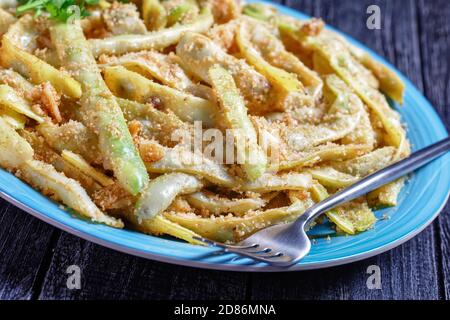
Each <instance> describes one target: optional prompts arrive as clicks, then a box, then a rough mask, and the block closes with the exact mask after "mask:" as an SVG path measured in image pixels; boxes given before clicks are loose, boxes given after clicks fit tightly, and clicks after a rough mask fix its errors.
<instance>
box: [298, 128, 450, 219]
mask: <svg viewBox="0 0 450 320" xmlns="http://www.w3.org/2000/svg"><path fill="white" fill-rule="evenodd" d="M449 150H450V137H449V138H447V139H445V140H442V141H440V142H438V143H436V144H433V145H431V146H429V147H426V148H425V149H422V150H420V151H418V152H415V153H414V154H412V155H411V156H409V157H408V158H405V159H403V160H401V161H399V162H397V163H395V164H393V165H390V166H388V167H386V168H384V169H382V170H379V171H377V172H375V173H373V174H371V175H369V176H367V177H365V178H364V179H362V180H360V181H358V182H357V183H355V184H354V185H351V186H350V187H348V188H345V189H343V190H341V191H339V192H338V193H336V194H334V195H333V196H331V197H329V198H327V199H325V200H324V201H321V202H319V203H317V204H316V205H314V206H313V207H311V208H310V209H309V210H307V211H306V212H305V214H304V215H302V216H300V218H299V219H298V220H297V222H298V223H300V224H301V225H302V226H305V225H308V224H309V223H310V222H311V221H313V220H314V219H315V218H316V217H317V216H319V215H321V214H322V213H324V212H326V211H328V210H331V209H333V208H335V207H337V206H339V205H341V204H344V203H346V202H349V201H351V200H354V199H356V198H359V197H361V196H363V195H365V194H367V193H369V192H370V191H373V190H375V189H377V188H379V187H381V186H383V185H385V184H387V183H389V182H392V181H395V180H397V179H399V178H401V177H403V176H405V175H407V174H408V173H411V172H412V171H414V170H416V169H418V168H420V167H422V166H424V165H426V164H427V163H429V162H430V161H432V160H434V159H436V158H437V157H439V156H442V155H443V154H445V153H446V152H447V151H449Z"/></svg>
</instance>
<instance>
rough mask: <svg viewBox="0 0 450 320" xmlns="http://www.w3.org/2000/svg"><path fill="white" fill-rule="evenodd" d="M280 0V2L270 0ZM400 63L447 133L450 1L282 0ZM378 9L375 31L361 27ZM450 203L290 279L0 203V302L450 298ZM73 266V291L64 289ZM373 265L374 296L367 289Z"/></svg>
mask: <svg viewBox="0 0 450 320" xmlns="http://www.w3.org/2000/svg"><path fill="white" fill-rule="evenodd" d="M276 2H279V3H281V2H282V1H276ZM285 4H287V5H289V6H290V7H293V8H296V9H299V10H301V11H303V12H305V13H307V14H310V15H313V16H317V17H322V18H323V19H324V20H325V21H326V22H327V23H329V24H331V25H333V26H335V27H337V28H339V29H340V30H342V31H344V32H346V33H347V34H349V35H351V36H352V37H354V38H356V39H358V40H360V41H361V42H363V43H365V44H366V45H367V46H368V47H370V48H372V49H373V50H375V51H376V52H377V53H379V54H380V55H382V56H384V57H386V58H387V59H388V60H389V61H391V62H392V63H393V64H394V65H395V66H396V67H398V68H399V69H400V70H401V71H402V72H403V73H404V74H405V75H406V76H407V77H408V78H410V79H411V80H412V81H413V82H414V83H415V85H416V86H417V87H418V88H419V89H420V90H422V91H423V92H424V93H425V94H426V96H427V97H428V98H429V99H430V100H431V102H432V103H433V104H434V105H435V106H436V108H437V110H438V112H439V113H440V115H441V116H442V117H443V118H444V119H446V123H447V128H450V126H449V124H450V115H449V113H450V111H449V110H450V105H449V104H450V92H449V91H450V72H449V71H450V70H449V68H450V66H449V63H450V62H449V60H448V57H450V39H449V37H450V30H449V29H450V25H449V23H448V20H449V19H450V1H448V0H434V1H426V0H418V1H414V0H396V1H392V0H289V1H285ZM372 4H377V5H379V6H380V7H381V12H382V19H383V22H382V29H381V30H374V31H372V30H368V29H367V28H366V19H367V14H366V8H367V7H368V6H369V5H372ZM449 212H450V207H449V206H448V205H447V207H446V209H445V211H444V213H443V214H442V215H441V217H440V218H439V220H438V221H436V222H435V223H434V224H433V225H432V226H430V227H428V228H427V229H426V230H425V231H424V232H422V233H421V234H420V235H419V236H417V237H416V238H414V239H413V240H411V241H409V242H408V243H406V244H405V245H403V246H401V247H399V248H396V249H394V250H392V251H390V252H387V253H384V254H382V255H380V256H377V257H373V258H371V259H368V260H365V261H361V262H358V263H353V264H350V265H346V266H341V267H336V268H331V269H326V270H317V271H308V272H297V273H288V274H244V273H229V272H216V271H207V270H196V269H192V268H186V267H179V266H173V265H169V264H164V263H158V262H153V261H148V260H145V259H141V258H137V257H133V256H129V255H126V254H122V253H119V252H115V251H112V250H109V249H106V248H103V247H100V246H98V245H95V244H93V243H90V242H87V241H84V240H81V239H79V238H77V237H74V236H72V235H69V234H67V233H64V232H60V231H58V230H56V229H54V228H53V227H50V226H48V225H46V224H44V223H43V222H40V221H38V220H36V219H34V218H32V217H31V216H29V215H28V214H26V213H24V212H21V211H20V210H19V209H16V208H14V207H13V206H11V205H8V204H6V202H4V201H2V200H0V222H1V223H0V299H34V298H39V299H191V300H193V299H224V300H233V299H244V298H249V299H255V300H258V299H439V298H446V299H450V262H449V259H448V257H449V255H450V217H449ZM73 264H75V265H78V266H80V268H81V272H82V274H81V279H82V281H81V285H82V288H81V290H69V289H68V288H67V286H66V281H67V277H68V276H69V275H68V274H67V273H66V270H67V267H68V266H70V265H73ZM370 265H378V266H379V267H380V268H381V274H382V290H369V289H367V286H366V281H367V277H368V274H367V273H366V270H367V267H368V266H370Z"/></svg>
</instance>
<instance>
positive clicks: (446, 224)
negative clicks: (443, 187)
mask: <svg viewBox="0 0 450 320" xmlns="http://www.w3.org/2000/svg"><path fill="white" fill-rule="evenodd" d="M418 8H419V10H418V13H419V15H418V22H419V27H420V30H421V37H420V47H421V48H422V60H423V65H424V67H423V76H424V80H425V92H426V95H427V97H428V99H430V101H431V103H432V104H433V105H434V106H436V109H437V111H438V112H439V114H440V115H441V117H442V118H443V119H445V120H446V121H445V122H446V125H447V129H449V128H450V60H449V59H450V24H449V22H448V21H449V19H450V1H446V0H437V1H433V6H430V5H429V2H428V1H423V0H421V1H419V2H418ZM448 166H449V167H450V164H448ZM438 232H439V237H438V238H437V240H438V243H437V246H438V249H439V250H440V268H441V272H442V274H443V281H442V291H443V295H445V298H446V299H447V300H448V299H450V261H449V257H450V205H449V204H447V206H446V208H445V209H444V211H443V213H442V214H441V216H440V217H439V224H438Z"/></svg>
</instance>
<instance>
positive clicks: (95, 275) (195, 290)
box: [39, 233, 247, 300]
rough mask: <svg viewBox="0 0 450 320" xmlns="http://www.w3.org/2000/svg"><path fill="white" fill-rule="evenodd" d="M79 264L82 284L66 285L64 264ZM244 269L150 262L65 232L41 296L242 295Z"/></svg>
mask: <svg viewBox="0 0 450 320" xmlns="http://www.w3.org/2000/svg"><path fill="white" fill-rule="evenodd" d="M70 265H77V266H79V267H80V269H81V279H82V280H81V290H70V289H67V286H66V282H67V278H68V274H67V273H66V270H67V267H68V266H70ZM246 278H247V275H245V274H239V273H225V272H218V271H207V270H199V269H193V268H186V267H178V266H173V265H169V264H165V263H159V262H153V261H149V260H145V259H141V258H137V257H133V256H130V255H126V254H123V253H119V252H115V251H112V250H109V249H106V248H103V247H100V246H98V245H96V244H93V243H90V242H87V241H84V240H82V239H79V238H77V237H75V236H72V235H69V234H67V233H64V234H63V235H62V236H61V238H60V239H59V241H58V244H57V246H56V248H55V252H54V255H53V259H52V262H51V265H50V268H49V270H48V273H47V275H46V277H45V281H44V284H43V287H42V290H41V293H40V295H39V298H40V299H55V298H57V299H125V300H128V299H187V300H193V299H212V298H215V299H224V300H234V299H244V298H245V294H246V292H245V290H246V282H247V279H246Z"/></svg>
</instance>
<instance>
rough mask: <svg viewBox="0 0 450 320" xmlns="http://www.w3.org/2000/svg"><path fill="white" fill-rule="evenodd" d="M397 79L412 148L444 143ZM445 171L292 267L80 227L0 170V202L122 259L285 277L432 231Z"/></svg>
mask: <svg viewBox="0 0 450 320" xmlns="http://www.w3.org/2000/svg"><path fill="white" fill-rule="evenodd" d="M248 2H265V1H248ZM266 3H268V4H270V5H272V6H274V7H276V8H277V9H278V10H280V12H282V13H284V14H287V15H290V16H293V17H295V18H298V19H307V18H309V16H307V15H304V14H302V13H300V12H298V11H295V10H293V9H290V8H286V7H284V6H281V5H277V4H274V3H270V2H266ZM341 34H342V33H341ZM343 35H344V36H345V37H346V38H347V39H348V40H349V41H350V42H352V43H353V44H355V45H356V46H358V47H360V48H363V49H364V50H367V51H368V52H370V53H371V54H372V55H373V56H374V57H375V58H376V59H377V60H379V61H381V62H382V63H384V64H386V65H388V66H389V67H391V68H392V69H393V70H396V69H395V68H394V67H393V66H392V65H391V64H390V63H388V62H387V61H386V60H385V59H383V58H381V57H380V56H378V55H377V54H376V53H374V52H373V51H372V50H371V49H368V48H366V47H365V46H364V45H362V44H361V43H359V42H358V41H356V40H354V39H352V38H351V37H349V36H347V35H345V34H343ZM397 73H398V74H399V76H400V77H401V78H402V80H403V81H404V82H405V84H406V97H405V106H404V107H401V108H399V109H398V111H399V112H400V113H401V114H402V120H403V121H404V122H405V123H407V126H408V136H409V138H410V140H411V141H412V144H413V149H414V150H418V149H421V148H423V147H425V146H427V145H429V144H432V143H434V142H436V141H438V140H440V139H443V138H445V137H447V136H448V134H447V131H446V129H445V126H444V124H443V123H442V121H441V120H440V118H439V116H438V114H437V113H436V111H435V110H434V109H433V107H432V106H431V104H430V103H429V102H428V101H427V99H426V98H425V97H424V96H423V95H422V94H421V93H420V92H419V91H418V90H417V89H416V88H415V87H414V85H413V84H412V83H411V82H410V81H409V80H408V79H407V78H406V77H404V76H403V75H402V74H401V73H399V72H398V71H397ZM424 124H426V125H425V126H424ZM449 165H450V155H449V154H447V155H445V156H443V157H441V158H440V159H438V160H436V161H434V162H433V163H431V164H429V165H428V166H427V167H425V168H423V169H421V170H419V171H417V172H416V173H414V174H413V175H412V176H411V177H410V178H409V179H408V182H407V184H406V186H405V188H404V190H403V191H402V193H401V195H400V201H399V206H397V207H396V208H391V209H385V210H380V211H377V213H376V214H377V217H379V218H380V219H379V221H378V222H377V224H376V226H375V228H374V229H372V230H369V231H367V232H365V233H362V234H360V235H356V236H351V237H350V236H347V237H346V236H343V237H335V238H331V239H329V240H328V239H317V240H315V241H314V245H313V246H312V250H311V253H310V254H309V255H308V256H307V257H306V258H305V259H304V260H303V261H301V262H300V263H299V264H297V265H295V266H292V267H290V268H276V267H271V266H267V265H266V264H263V263H255V262H253V261H251V260H249V259H246V258H240V257H238V256H236V255H233V254H217V253H218V251H217V249H214V248H206V247H199V246H193V245H190V244H187V243H183V242H179V241H176V240H171V239H167V238H161V237H154V236H150V235H144V234H141V233H138V232H134V231H131V230H118V229H114V228H110V227H107V226H104V225H98V224H94V223H91V222H89V221H86V220H81V219H79V218H77V217H74V216H72V215H71V214H70V213H68V212H66V211H64V210H61V209H60V208H59V206H58V204H56V203H54V202H52V201H51V200H49V199H47V198H46V197H44V196H42V195H41V194H40V193H38V192H37V191H35V190H33V189H32V188H31V187H29V186H28V185H27V184H25V183H23V182H21V181H20V180H19V179H17V178H16V177H15V176H14V175H12V174H10V173H8V172H6V171H4V170H0V196H1V197H2V198H4V199H5V200H7V201H8V202H10V203H12V204H14V205H15V206H17V207H19V208H21V209H22V210H24V211H27V212H28V213H30V214H32V215H33V216H35V217H37V218H39V219H41V220H43V221H45V222H47V223H49V224H51V225H53V226H55V227H58V228H60V229H62V230H64V231H67V232H69V233H71V234H74V235H76V236H78V237H81V238H83V239H86V240H89V241H92V242H94V243H97V244H100V245H102V246H105V247H108V248H111V249H114V250H117V251H121V252H125V253H128V254H132V255H136V256H140V257H144V258H147V259H151V260H157V261H161V262H167V263H173V264H178V265H185V266H191V267H198V268H207V269H216V270H228V271H241V272H285V271H297V270H310V269H319V268H325V267H331V266H337V265H342V264H346V263H351V262H354V261H359V260H362V259H366V258H369V257H372V256H375V255H377V254H380V253H382V252H385V251H388V250H390V249H392V248H394V247H396V246H399V245H400V244H402V243H404V242H406V241H408V240H409V239H411V238H412V237H414V236H415V235H417V234H418V233H420V232H421V231H422V230H423V229H425V228H426V227H427V226H428V225H429V224H431V223H432V221H433V220H434V219H435V218H436V217H437V216H438V214H439V213H440V211H442V209H443V207H444V206H445V204H446V203H447V201H448V198H449V195H450V170H445V168H449ZM407 198H408V201H407ZM386 217H390V218H388V219H387V218H386Z"/></svg>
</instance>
